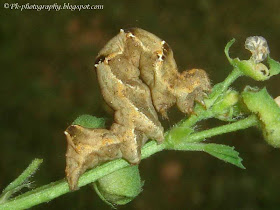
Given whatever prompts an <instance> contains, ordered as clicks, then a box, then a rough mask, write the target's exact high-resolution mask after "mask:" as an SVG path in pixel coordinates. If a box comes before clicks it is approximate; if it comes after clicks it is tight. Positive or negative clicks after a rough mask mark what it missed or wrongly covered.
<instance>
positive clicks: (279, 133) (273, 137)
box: [241, 86, 280, 148]
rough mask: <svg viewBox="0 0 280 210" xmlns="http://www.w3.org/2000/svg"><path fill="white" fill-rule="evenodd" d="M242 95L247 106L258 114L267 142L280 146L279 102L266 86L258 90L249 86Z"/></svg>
mask: <svg viewBox="0 0 280 210" xmlns="http://www.w3.org/2000/svg"><path fill="white" fill-rule="evenodd" d="M241 95H242V98H243V101H244V103H245V104H246V106H247V108H248V109H249V110H250V111H251V112H253V113H255V114H256V115H257V116H258V118H259V120H260V125H261V129H262V132H263V136H264V138H265V140H266V141H267V143H268V144H270V145H271V146H273V147H277V148H280V107H279V106H278V104H277V103H276V102H275V101H274V100H273V98H272V97H271V96H270V95H269V94H268V92H267V90H266V88H263V89H262V90H260V91H258V89H253V88H251V87H249V86H247V87H246V88H245V90H244V91H243V92H242V94H241Z"/></svg>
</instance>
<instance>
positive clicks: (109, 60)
mask: <svg viewBox="0 0 280 210" xmlns="http://www.w3.org/2000/svg"><path fill="white" fill-rule="evenodd" d="M95 67H96V70H97V76H98V81H99V85H100V87H101V92H102V95H103V97H104V99H105V101H106V102H107V103H108V105H109V106H110V107H111V108H112V109H113V110H114V111H115V114H114V120H115V122H114V123H113V125H112V126H111V128H110V130H107V129H89V128H84V127H82V126H78V125H71V126H69V127H68V128H67V130H66V131H65V134H66V138H67V142H68V148H67V152H66V177H67V181H68V183H69V186H70V189H71V190H75V189H77V183H78V179H79V177H80V176H81V174H83V173H84V171H85V170H86V169H88V168H93V167H95V166H97V165H99V164H101V163H103V162H105V161H108V160H113V159H117V158H121V157H122V158H124V159H126V160H127V161H128V162H130V163H131V164H138V163H139V162H140V160H141V147H142V146H143V145H144V144H145V142H146V141H147V140H148V139H154V140H156V141H157V142H158V143H161V142H162V141H163V140H164V136H163V132H164V130H163V127H162V126H161V123H160V121H159V120H158V115H157V112H159V113H160V114H161V115H162V116H163V117H164V118H167V110H168V109H169V108H170V107H171V106H173V105H174V104H177V106H178V108H179V109H180V111H182V112H183V113H190V112H191V111H192V108H193V104H194V101H199V102H202V100H203V97H204V95H205V94H206V92H208V91H210V88H211V87H210V81H209V79H208V77H207V74H206V73H205V71H204V70H201V69H192V70H189V71H184V72H182V73H179V72H178V70H177V65H176V62H175V60H174V58H173V52H172V50H171V48H170V47H169V46H168V44H167V43H166V42H165V41H163V40H161V39H160V38H158V37H157V36H155V35H153V34H151V33H149V32H147V31H145V30H143V29H139V28H133V29H130V30H120V33H119V34H118V35H117V36H115V37H114V38H112V39H111V40H110V41H109V42H108V43H107V44H106V45H105V47H104V48H103V49H102V50H101V51H100V52H99V54H98V56H97V58H96V63H95Z"/></svg>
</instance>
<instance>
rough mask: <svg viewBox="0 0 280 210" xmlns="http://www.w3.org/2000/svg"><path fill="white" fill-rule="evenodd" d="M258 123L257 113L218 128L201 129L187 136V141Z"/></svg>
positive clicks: (194, 140)
mask: <svg viewBox="0 0 280 210" xmlns="http://www.w3.org/2000/svg"><path fill="white" fill-rule="evenodd" d="M257 124H258V119H257V117H256V116H255V115H251V116H249V117H247V118H245V119H243V120H239V121H237V122H234V123H231V124H228V125H222V126H219V127H216V128H212V129H209V130H204V131H200V132H197V133H194V134H192V135H190V136H188V137H187V139H186V141H185V142H188V143H190V142H200V141H203V140H204V139H206V138H210V137H212V136H217V135H221V134H224V133H229V132H233V131H237V130H241V129H246V128H249V127H252V126H255V125H257Z"/></svg>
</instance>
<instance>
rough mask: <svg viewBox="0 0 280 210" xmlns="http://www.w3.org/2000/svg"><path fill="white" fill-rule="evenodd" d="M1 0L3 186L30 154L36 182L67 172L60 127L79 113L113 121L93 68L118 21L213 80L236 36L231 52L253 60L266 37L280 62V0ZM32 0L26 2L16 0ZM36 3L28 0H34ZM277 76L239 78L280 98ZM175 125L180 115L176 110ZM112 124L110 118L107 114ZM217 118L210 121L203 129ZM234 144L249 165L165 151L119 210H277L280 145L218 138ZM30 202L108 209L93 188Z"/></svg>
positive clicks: (145, 164) (248, 134) (144, 169)
mask: <svg viewBox="0 0 280 210" xmlns="http://www.w3.org/2000/svg"><path fill="white" fill-rule="evenodd" d="M5 2H8V3H16V2H17V1H11V0H4V1H3V0H1V5H0V7H1V9H0V17H1V19H0V25H1V28H0V30H1V35H0V37H1V56H0V59H1V75H2V76H1V78H2V79H1V100H0V104H1V110H0V111H1V118H0V119H1V122H0V123H1V126H0V142H1V144H0V153H1V158H0V188H1V189H3V188H4V187H5V186H6V185H7V184H8V183H9V182H11V181H12V180H13V179H14V178H15V177H17V176H18V175H19V174H20V173H21V172H22V171H23V170H24V169H25V167H27V165H28V164H29V163H30V162H31V160H32V159H34V158H36V157H38V158H43V159H44V163H43V165H42V166H41V168H40V170H39V171H38V172H37V173H36V175H35V176H34V180H35V182H34V186H41V185H44V184H47V183H49V182H52V181H56V180H58V179H61V178H63V177H64V168H65V156H64V155H65V151H66V140H65V137H64V135H63V131H64V130H65V129H66V127H67V126H68V125H70V123H71V122H72V121H73V120H74V119H75V118H76V117H77V116H79V115H80V114H85V113H87V114H91V115H95V116H98V117H107V118H109V119H110V113H109V114H108V113H107V112H106V107H105V106H104V102H103V99H102V97H101V95H100V90H99V87H98V83H97V80H96V75H95V72H94V66H93V63H94V59H95V56H96V55H97V53H98V51H99V50H100V49H101V48H102V47H103V46H104V45H105V44H106V42H107V41H108V40H109V39H110V38H112V37H113V36H114V35H116V34H117V33H118V32H119V29H120V28H129V27H140V28H143V29H146V30H148V31H150V32H152V33H154V34H156V35H158V36H159V37H160V38H162V39H164V40H166V41H167V42H168V43H169V45H170V46H171V47H172V49H173V51H174V54H175V59H176V60H177V63H178V66H179V68H180V69H181V70H182V69H190V68H194V67H197V68H203V69H205V70H206V71H207V72H208V73H209V76H210V78H211V80H212V83H213V84H215V83H217V82H220V81H222V80H223V79H224V78H225V77H226V76H227V74H228V73H229V71H230V70H231V67H230V66H229V64H228V62H227V60H226V58H225V56H224V53H223V49H224V46H225V44H226V43H227V41H229V40H230V39H231V38H233V37H235V38H236V39H237V43H236V44H235V45H234V46H233V47H232V49H231V55H232V56H233V57H234V56H239V57H240V58H248V56H249V53H248V52H246V51H245V50H244V48H243V43H244V41H245V39H246V37H248V36H251V35H262V36H264V37H265V38H266V39H267V40H268V43H269V46H270V50H271V56H272V57H273V58H275V59H276V60H280V39H279V37H280V30H279V29H280V1H278V0H266V1H264V0H263V1H261V0H254V1H245V0H236V1H219V0H197V1H187V0H185V1H183V0H182V1H171V0H155V1H149V0H142V1H130V0H123V1H112V0H111V1H109V0H107V1H105V0H102V1H98V0H94V1H78V0H76V1H72V0H69V1H67V2H65V1H59V0H56V1H44V4H53V3H58V4H63V3H64V2H65V3H70V4H86V3H91V4H103V5H104V9H103V10H82V11H69V10H61V11H50V12H48V11H32V10H27V11H19V10H10V9H4V8H3V4H4V3H5ZM18 2H21V3H22V2H24V3H27V1H26V2H25V1H18ZM36 2H37V3H38V1H34V0H33V1H30V2H29V3H30V4H32V3H36ZM279 83H280V77H279V76H278V77H274V78H272V79H270V80H269V81H268V82H259V83H256V82H253V81H252V80H251V79H248V78H241V79H239V80H238V81H237V82H236V83H235V88H236V89H237V90H242V88H243V87H244V86H245V85H246V84H250V85H257V86H259V87H263V86H266V87H267V88H268V91H269V92H270V93H271V94H272V96H273V97H274V98H275V97H276V96H278V95H280V88H279ZM171 113H175V114H174V115H173V114H172V117H171V118H170V121H167V122H166V121H165V122H163V124H164V126H165V127H166V128H168V127H171V126H172V125H173V124H174V123H175V122H177V121H178V120H179V119H181V118H182V117H183V115H182V114H180V113H178V111H177V112H176V111H174V110H172V111H171ZM108 122H109V123H108V124H110V120H108ZM215 125H217V121H215V120H211V121H208V122H205V123H203V125H201V126H200V127H198V129H207V128H210V127H213V126H215ZM211 141H214V142H219V143H225V144H228V145H231V146H235V147H236V149H237V150H238V151H239V152H240V155H241V157H243V159H244V161H243V164H244V165H245V167H246V168H247V169H246V170H241V169H239V168H236V167H234V166H232V165H230V164H226V163H224V162H222V161H219V160H217V159H215V158H213V157H211V156H209V155H207V154H204V153H199V152H162V153H159V154H157V155H154V156H152V157H151V158H149V159H147V160H144V161H142V163H141V165H140V170H141V176H142V178H143V180H145V185H144V191H143V192H142V193H141V194H140V196H138V197H137V198H136V199H135V200H134V201H133V202H131V203H130V204H128V205H126V206H123V207H119V209H147V210H149V209H228V210H229V209H280V198H279V195H280V167H279V161H280V151H279V149H278V150H277V149H273V148H272V147H270V146H268V145H267V144H266V143H265V142H264V140H263V138H262V136H261V133H260V132H259V131H258V130H256V129H255V128H251V129H248V130H246V131H240V132H236V133H231V134H227V135H223V136H219V137H216V138H213V139H211ZM32 209H110V207H109V206H107V205H106V204H105V203H103V202H102V201H101V200H100V199H99V198H98V197H97V195H96V193H95V192H94V191H93V190H92V189H91V188H90V187H83V188H81V189H80V190H79V191H77V192H73V193H69V194H67V195H64V196H61V197H59V198H57V199H55V200H53V201H51V202H49V203H46V204H41V205H38V206H36V207H34V208H32Z"/></svg>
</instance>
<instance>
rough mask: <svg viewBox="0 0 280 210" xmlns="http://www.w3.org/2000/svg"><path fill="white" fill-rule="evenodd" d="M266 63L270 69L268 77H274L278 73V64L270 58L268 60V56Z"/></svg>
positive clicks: (279, 64) (279, 66)
mask: <svg viewBox="0 0 280 210" xmlns="http://www.w3.org/2000/svg"><path fill="white" fill-rule="evenodd" d="M267 62H268V65H269V67H270V69H269V72H270V76H274V75H277V74H279V73H280V63H279V62H277V61H275V60H273V59H272V58H270V56H268V58H267Z"/></svg>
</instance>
